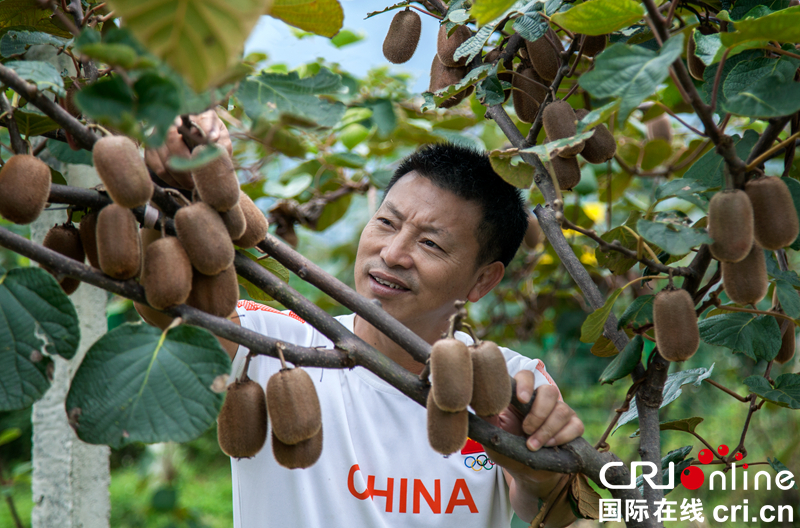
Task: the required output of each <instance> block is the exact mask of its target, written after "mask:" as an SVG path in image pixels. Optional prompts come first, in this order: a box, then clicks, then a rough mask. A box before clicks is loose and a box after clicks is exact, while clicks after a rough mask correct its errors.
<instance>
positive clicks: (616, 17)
mask: <svg viewBox="0 0 800 528" xmlns="http://www.w3.org/2000/svg"><path fill="white" fill-rule="evenodd" d="M643 16H644V8H643V7H642V3H641V2H636V1H635V0H587V1H586V2H583V3H582V4H577V5H575V6H573V8H572V9H570V10H569V11H566V12H564V13H556V14H555V15H553V16H552V18H551V19H552V21H553V22H554V23H556V24H558V25H559V26H561V27H563V28H564V29H567V30H569V31H572V32H574V33H583V34H584V35H605V34H606V33H613V32H614V31H617V30H619V29H622V28H625V27H627V26H630V25H631V24H633V23H634V22H636V21H637V20H639V19H641V18H642V17H643Z"/></svg>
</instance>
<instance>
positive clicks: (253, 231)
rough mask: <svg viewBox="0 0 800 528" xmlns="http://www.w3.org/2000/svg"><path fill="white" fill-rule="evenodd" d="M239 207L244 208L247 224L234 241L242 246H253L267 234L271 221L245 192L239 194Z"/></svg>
mask: <svg viewBox="0 0 800 528" xmlns="http://www.w3.org/2000/svg"><path fill="white" fill-rule="evenodd" d="M239 207H241V208H242V213H244V219H245V224H246V225H245V229H244V234H243V235H242V236H240V237H238V238H235V239H233V243H234V244H236V245H237V246H239V247H241V248H251V247H254V246H255V245H256V244H258V243H259V242H261V241H262V240H264V237H266V236H267V229H268V228H269V223H268V222H267V218H266V217H265V216H264V213H262V212H261V209H259V208H258V206H256V204H255V203H253V200H251V199H250V197H249V196H247V195H246V194H245V193H244V192H242V194H240V195H239Z"/></svg>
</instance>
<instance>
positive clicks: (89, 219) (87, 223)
mask: <svg viewBox="0 0 800 528" xmlns="http://www.w3.org/2000/svg"><path fill="white" fill-rule="evenodd" d="M78 232H79V233H80V236H81V244H83V251H84V252H85V253H86V259H87V260H88V261H89V264H91V265H92V267H94V268H97V269H100V262H99V261H98V260H97V212H96V211H92V212H91V213H86V214H85V215H83V218H81V224H80V226H78Z"/></svg>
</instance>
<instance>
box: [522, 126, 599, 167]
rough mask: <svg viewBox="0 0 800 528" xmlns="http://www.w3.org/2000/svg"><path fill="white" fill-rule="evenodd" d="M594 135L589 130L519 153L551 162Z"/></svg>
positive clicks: (592, 131)
mask: <svg viewBox="0 0 800 528" xmlns="http://www.w3.org/2000/svg"><path fill="white" fill-rule="evenodd" d="M593 135H594V130H589V131H586V132H581V133H580V134H576V135H574V136H571V137H567V138H562V139H557V140H555V141H549V142H547V143H544V144H542V145H535V146H533V147H528V148H526V149H522V150H520V151H519V152H530V153H532V154H536V155H537V156H539V157H541V158H542V161H549V160H550V158H552V157H553V156H556V155H558V153H559V152H562V151H564V150H566V149H568V148H570V147H573V146H575V145H577V144H578V143H580V142H582V141H586V140H587V139H589V138H590V137H592V136H593Z"/></svg>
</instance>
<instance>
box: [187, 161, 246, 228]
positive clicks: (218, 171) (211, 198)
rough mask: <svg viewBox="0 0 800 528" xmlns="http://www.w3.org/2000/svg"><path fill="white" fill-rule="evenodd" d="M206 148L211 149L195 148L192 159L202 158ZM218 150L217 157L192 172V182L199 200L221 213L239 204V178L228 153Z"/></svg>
mask: <svg viewBox="0 0 800 528" xmlns="http://www.w3.org/2000/svg"><path fill="white" fill-rule="evenodd" d="M208 148H211V147H207V146H201V147H197V148H196V149H194V151H193V152H192V157H200V156H202V155H203V152H204V151H205V150H206V149H208ZM218 150H219V151H220V155H219V156H217V157H216V158H214V159H213V160H212V161H211V162H210V163H207V164H205V165H203V166H202V167H200V168H198V169H194V170H193V171H192V180H193V181H194V188H195V189H196V190H197V194H198V195H200V199H201V200H202V201H203V202H205V203H207V204H208V205H210V206H211V207H213V208H214V209H215V210H217V211H220V212H223V211H229V210H230V209H232V208H233V206H235V205H236V204H237V203H239V178H237V177H236V171H235V170H234V168H233V161H231V157H230V155H229V154H228V151H227V150H225V149H224V148H220V149H218Z"/></svg>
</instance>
